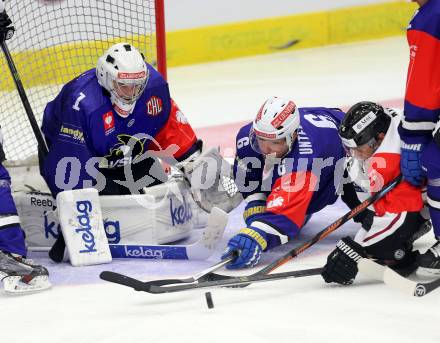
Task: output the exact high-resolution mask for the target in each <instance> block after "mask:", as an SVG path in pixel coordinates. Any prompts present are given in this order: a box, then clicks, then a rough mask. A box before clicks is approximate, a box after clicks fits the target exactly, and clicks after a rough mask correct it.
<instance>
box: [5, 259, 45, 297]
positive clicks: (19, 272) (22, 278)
mask: <svg viewBox="0 0 440 343" xmlns="http://www.w3.org/2000/svg"><path fill="white" fill-rule="evenodd" d="M0 280H1V281H2V283H3V289H4V291H5V292H6V293H7V294H28V293H35V292H41V291H44V290H46V289H49V288H50V287H51V286H52V285H51V283H50V281H49V273H48V271H47V269H46V268H45V267H43V266H40V265H36V264H33V261H32V260H30V259H25V258H22V257H15V256H13V255H11V254H9V253H5V252H3V251H0Z"/></svg>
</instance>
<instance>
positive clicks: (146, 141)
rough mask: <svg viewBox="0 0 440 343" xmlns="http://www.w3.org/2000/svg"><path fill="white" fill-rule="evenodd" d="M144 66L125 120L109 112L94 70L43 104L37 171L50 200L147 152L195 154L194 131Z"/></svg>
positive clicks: (173, 158)
mask: <svg viewBox="0 0 440 343" xmlns="http://www.w3.org/2000/svg"><path fill="white" fill-rule="evenodd" d="M147 66H148V69H149V75H150V77H149V80H148V83H147V86H146V88H145V90H144V92H143V94H142V95H141V96H140V98H139V99H138V100H137V102H136V106H135V107H134V109H133V112H132V113H131V114H130V115H128V117H126V118H123V117H121V116H119V115H118V114H117V113H116V112H115V111H114V109H113V105H112V104H111V101H110V95H109V94H108V93H107V91H106V90H105V89H104V88H103V87H101V86H100V85H99V83H98V79H97V77H96V75H95V69H91V70H88V71H86V72H85V73H83V74H82V75H80V76H79V77H77V78H76V79H74V80H72V81H70V82H69V83H67V84H66V85H65V86H64V87H63V88H62V90H61V92H60V93H59V94H58V96H57V97H56V98H55V99H54V100H53V101H51V102H49V103H48V104H47V106H46V108H45V111H44V117H43V124H42V131H43V133H44V135H45V138H46V140H47V143H48V146H49V154H48V156H47V157H46V158H45V159H44V162H43V163H42V164H41V166H40V170H41V174H42V176H43V177H44V178H45V180H46V181H47V183H48V185H49V188H50V189H51V191H52V194H53V195H54V196H55V195H56V194H57V193H58V192H60V191H62V190H67V189H79V188H85V187H90V186H91V185H92V184H93V182H94V181H95V177H96V175H97V173H98V166H99V167H100V168H106V169H115V168H122V167H124V166H126V165H127V164H132V163H134V162H136V158H140V157H141V156H143V155H144V154H145V153H146V152H147V151H160V152H161V153H163V154H165V155H167V154H168V155H169V157H171V161H181V160H184V159H185V158H186V157H187V156H189V155H190V154H192V153H193V152H194V151H195V150H196V149H197V147H196V144H195V142H196V136H195V134H194V131H193V130H192V128H191V126H190V125H189V123H188V121H187V120H186V118H185V116H184V115H183V114H182V112H181V111H180V110H179V108H178V106H177V105H176V104H175V103H174V101H173V100H172V99H171V97H170V93H169V89H168V84H167V82H166V81H165V80H164V79H163V78H162V77H161V75H160V74H159V73H158V72H157V71H156V70H154V69H153V68H152V67H151V66H150V65H148V64H147ZM129 146H130V147H131V150H130V149H129ZM129 150H130V151H129ZM164 152H165V153H164Z"/></svg>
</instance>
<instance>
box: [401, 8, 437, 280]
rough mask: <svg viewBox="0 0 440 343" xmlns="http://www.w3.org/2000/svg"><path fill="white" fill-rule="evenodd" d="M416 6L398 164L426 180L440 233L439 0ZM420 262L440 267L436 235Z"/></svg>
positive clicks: (416, 180) (410, 176)
mask: <svg viewBox="0 0 440 343" xmlns="http://www.w3.org/2000/svg"><path fill="white" fill-rule="evenodd" d="M414 2H417V3H418V4H419V6H420V9H419V10H418V11H417V12H416V14H415V15H414V17H413V18H412V20H411V22H410V23H409V26H408V31H407V38H408V45H409V50H410V63H409V66H408V76H407V87H406V94H405V107H404V117H403V119H402V122H401V125H400V127H399V133H400V137H401V139H402V153H401V170H402V174H403V176H404V177H405V179H406V180H407V181H409V182H410V183H412V184H413V185H415V186H422V185H424V184H425V183H427V196H428V205H429V212H430V215H431V220H432V225H433V228H434V235H435V236H436V238H437V240H439V239H440V165H439V163H438V160H439V158H440V131H439V129H440V120H439V119H440V117H439V115H440V63H439V62H438V61H439V60H440V1H438V0H416V1H414ZM419 266H420V267H422V268H425V269H426V270H427V271H429V272H432V273H440V241H437V242H436V243H435V244H434V245H433V246H432V247H431V248H430V249H428V251H427V252H426V253H424V254H422V255H421V256H420V257H419Z"/></svg>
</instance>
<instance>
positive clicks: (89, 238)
mask: <svg viewBox="0 0 440 343" xmlns="http://www.w3.org/2000/svg"><path fill="white" fill-rule="evenodd" d="M92 209H93V208H92V203H91V202H90V201H87V200H85V201H77V202H76V210H77V211H78V213H79V215H78V216H77V217H76V218H77V219H78V224H79V226H80V227H79V228H78V229H75V232H76V233H82V236H81V238H82V240H83V242H84V247H85V249H83V250H80V251H79V252H80V254H82V253H87V252H96V249H95V236H94V235H93V232H92V227H91V225H90V216H89V213H90V212H92Z"/></svg>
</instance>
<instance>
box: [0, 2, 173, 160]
mask: <svg viewBox="0 0 440 343" xmlns="http://www.w3.org/2000/svg"><path fill="white" fill-rule="evenodd" d="M5 5H6V11H7V13H8V15H9V16H10V18H11V20H12V22H13V24H14V27H15V30H16V32H15V35H14V36H13V37H12V39H10V40H8V41H7V42H6V43H7V45H8V48H9V50H10V51H11V54H12V57H13V59H14V62H15V64H16V66H17V70H18V73H19V75H20V78H21V80H22V82H23V85H24V88H25V90H26V93H27V96H28V98H29V102H30V104H31V107H32V109H33V112H34V114H35V117H36V120H37V122H38V125H39V126H40V125H41V120H42V115H43V111H44V108H45V106H46V104H47V103H48V102H49V101H51V100H52V99H53V98H54V97H55V96H56V95H57V94H58V92H59V91H60V89H61V87H62V86H63V84H64V83H66V82H68V81H70V80H71V79H73V78H74V77H75V76H78V75H79V74H81V73H83V72H84V71H86V70H88V69H90V68H94V67H95V65H96V62H97V60H98V58H99V56H101V55H102V54H103V53H104V51H105V50H106V49H107V48H108V47H109V46H110V45H112V44H114V43H117V42H128V43H131V44H133V45H134V46H136V47H137V48H138V49H139V50H140V51H141V52H143V53H144V55H145V58H146V60H147V61H148V62H149V63H150V64H152V65H153V66H155V67H156V68H157V69H158V70H159V71H160V72H161V73H162V74H163V75H164V76H165V77H166V74H165V72H166V66H165V44H164V42H165V39H164V34H165V33H164V25H163V23H164V20H163V19H164V18H163V0H26V1H23V0H6V2H5ZM0 55H1V58H0V65H1V67H0V68H1V69H0V70H2V73H1V74H0V125H1V127H2V132H3V136H4V150H5V152H6V157H7V159H8V162H9V164H10V165H18V166H20V165H28V164H33V163H35V161H36V160H37V159H36V154H37V141H36V139H35V137H34V134H33V132H32V129H31V126H30V124H29V122H28V119H27V116H26V113H25V111H24V108H23V105H22V103H21V100H20V98H19V95H18V93H17V91H16V89H15V85H14V82H13V79H12V77H11V74H10V72H9V69H8V66H7V63H6V60H5V58H4V55H3V53H0Z"/></svg>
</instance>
